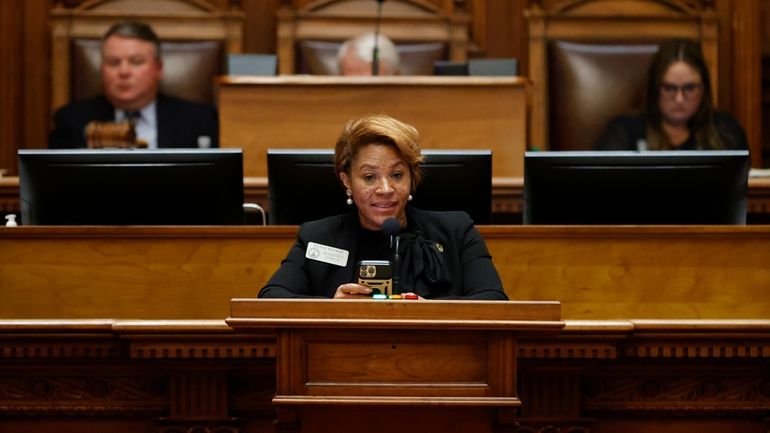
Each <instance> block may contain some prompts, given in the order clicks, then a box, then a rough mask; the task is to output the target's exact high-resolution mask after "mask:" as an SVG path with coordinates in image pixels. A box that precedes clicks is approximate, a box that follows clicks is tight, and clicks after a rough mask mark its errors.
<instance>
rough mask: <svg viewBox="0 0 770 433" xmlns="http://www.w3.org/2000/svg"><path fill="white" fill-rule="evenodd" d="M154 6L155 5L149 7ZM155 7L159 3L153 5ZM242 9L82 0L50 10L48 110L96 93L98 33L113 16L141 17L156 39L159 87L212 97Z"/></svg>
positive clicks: (179, 0)
mask: <svg viewBox="0 0 770 433" xmlns="http://www.w3.org/2000/svg"><path fill="white" fill-rule="evenodd" d="M153 8H154V9H153ZM158 8H160V9H158ZM243 18H244V17H243V13H241V12H238V11H232V10H223V9H220V8H218V7H217V6H214V5H212V4H209V3H206V2H201V1H198V0H165V1H164V2H162V7H160V6H159V5H158V4H156V3H155V2H147V1H145V0H99V1H86V2H82V3H81V4H80V5H78V6H76V7H74V8H65V7H63V6H62V5H61V4H60V3H59V2H57V5H56V7H55V8H54V9H52V10H51V22H52V27H53V29H52V32H51V33H52V62H51V63H52V74H51V80H52V83H51V90H52V95H51V99H52V100H51V110H52V111H54V110H56V109H57V108H58V107H60V106H62V105H64V104H67V103H68V102H70V101H71V100H75V99H81V98H86V97H89V96H93V95H96V94H99V93H101V91H102V85H101V76H100V74H99V64H100V62H101V59H100V57H101V55H100V46H101V37H102V36H103V35H104V33H105V32H106V31H107V29H109V27H110V26H111V25H112V24H114V23H115V22H116V21H118V20H137V21H143V22H145V23H147V24H149V25H150V26H152V28H153V30H154V31H155V33H157V34H158V37H159V38H160V39H161V41H162V43H161V56H162V59H163V63H164V67H163V80H162V81H161V91H163V92H166V93H169V94H171V95H174V96H179V97H182V98H185V99H190V100H194V101H202V102H210V103H213V102H215V99H214V94H213V89H214V77H216V76H218V75H222V74H224V72H225V69H224V68H225V64H226V59H227V55H228V54H230V53H240V52H241V43H242V38H243V36H242V34H243Z"/></svg>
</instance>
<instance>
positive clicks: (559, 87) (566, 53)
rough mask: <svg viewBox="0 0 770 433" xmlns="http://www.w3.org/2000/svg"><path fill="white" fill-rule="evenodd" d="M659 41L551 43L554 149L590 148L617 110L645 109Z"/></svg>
mask: <svg viewBox="0 0 770 433" xmlns="http://www.w3.org/2000/svg"><path fill="white" fill-rule="evenodd" d="M657 49H658V45H657V44H655V43H649V42H648V43H643V44H624V43H618V44H608V43H587V42H579V43H575V42H567V41H552V42H550V43H549V45H548V57H549V58H548V63H549V65H550V69H549V71H548V72H549V76H548V89H549V93H548V97H549V106H550V107H551V110H550V112H549V122H548V124H549V126H550V130H551V135H550V149H551V150H590V149H593V148H594V143H595V141H596V139H597V138H598V137H599V135H600V134H601V133H602V131H603V129H604V126H605V125H606V124H607V122H608V121H609V120H610V119H611V118H612V117H613V116H615V115H617V114H621V113H628V112H631V111H635V110H641V108H642V105H643V102H644V92H645V88H646V87H645V86H646V82H647V69H648V66H649V64H650V60H651V58H652V56H653V54H655V52H656V51H657Z"/></svg>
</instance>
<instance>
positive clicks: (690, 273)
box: [0, 226, 770, 320]
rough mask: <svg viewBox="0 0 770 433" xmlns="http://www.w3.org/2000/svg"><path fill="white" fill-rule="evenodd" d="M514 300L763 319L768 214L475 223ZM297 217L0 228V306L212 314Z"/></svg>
mask: <svg viewBox="0 0 770 433" xmlns="http://www.w3.org/2000/svg"><path fill="white" fill-rule="evenodd" d="M479 230H480V232H481V234H482V236H483V237H484V239H485V240H486V242H487V245H488V247H489V250H490V253H491V254H492V258H493V260H494V263H495V266H496V267H497V269H498V271H499V273H500V276H501V278H502V280H503V284H504V287H505V290H506V293H508V295H509V297H510V298H511V299H514V300H542V301H551V300H559V301H561V303H562V314H563V317H564V318H565V319H572V320H577V319H586V320H589V319H590V320H602V319H605V320H606V319H623V318H636V319H766V318H767V317H768V315H769V314H770V292H768V290H767V287H770V268H768V266H767V264H768V263H770V226H735V227H732V226H714V227H709V226H695V227H665V226H663V227H657V226H646V227H640V226H629V227H624V226H612V227H609V226H597V227H593V226H572V227H560V226H557V227H549V226H480V227H479ZM296 231H297V227H293V226H292V227H288V226H283V227H282V226H268V227H213V228H206V227H34V226H27V227H24V226H22V227H16V228H6V227H0V299H2V300H3V302H1V303H0V317H5V318H36V317H48V318H59V319H63V318H90V317H109V318H139V319H163V318H166V319H216V318H222V317H225V316H226V315H227V312H228V301H229V299H230V298H233V297H253V296H255V295H256V294H257V293H258V291H259V289H260V288H261V287H262V285H264V283H265V282H266V281H267V280H268V278H269V277H270V276H271V275H272V274H273V272H275V270H276V269H277V268H278V266H279V264H280V262H281V260H282V259H283V258H284V257H285V256H286V254H287V252H288V251H289V248H290V247H291V245H292V244H293V243H294V240H295V237H296Z"/></svg>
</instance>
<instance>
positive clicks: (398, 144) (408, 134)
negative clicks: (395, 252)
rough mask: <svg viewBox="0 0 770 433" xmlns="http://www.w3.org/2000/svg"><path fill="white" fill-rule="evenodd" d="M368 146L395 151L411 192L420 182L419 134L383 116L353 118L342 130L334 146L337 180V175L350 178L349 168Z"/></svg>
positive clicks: (413, 128) (408, 126) (420, 156)
mask: <svg viewBox="0 0 770 433" xmlns="http://www.w3.org/2000/svg"><path fill="white" fill-rule="evenodd" d="M369 144H384V145H386V146H392V147H393V148H394V149H395V150H396V151H397V152H398V154H399V156H401V159H403V160H404V162H405V163H406V165H407V166H408V167H409V173H410V174H411V178H412V191H414V189H415V188H416V187H417V185H419V183H420V181H421V180H422V170H421V169H420V164H422V162H423V159H424V158H423V156H422V153H421V152H420V133H419V132H418V131H417V128H415V127H414V126H412V125H410V124H408V123H404V122H401V121H400V120H397V119H394V118H393V117H390V116H388V115H384V114H376V115H371V116H366V117H362V118H360V119H353V120H350V121H348V122H347V124H345V127H344V128H342V133H340V136H339V137H338V138H337V144H336V145H335V147H334V171H335V174H336V175H337V178H338V179H339V177H340V173H346V174H347V175H350V168H351V166H352V164H353V161H354V160H355V159H356V156H358V152H359V151H360V150H361V148H363V147H364V146H367V145H369Z"/></svg>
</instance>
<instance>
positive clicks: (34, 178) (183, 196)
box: [18, 149, 243, 225]
mask: <svg viewBox="0 0 770 433" xmlns="http://www.w3.org/2000/svg"><path fill="white" fill-rule="evenodd" d="M18 156H19V183H20V195H21V220H22V223H23V224H37V225H222V224H242V223H243V152H242V151H241V149H178V150H126V149H124V150H117V149H81V150H69V149H67V150H64V149H62V150H58V149H57V150H19V154H18Z"/></svg>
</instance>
